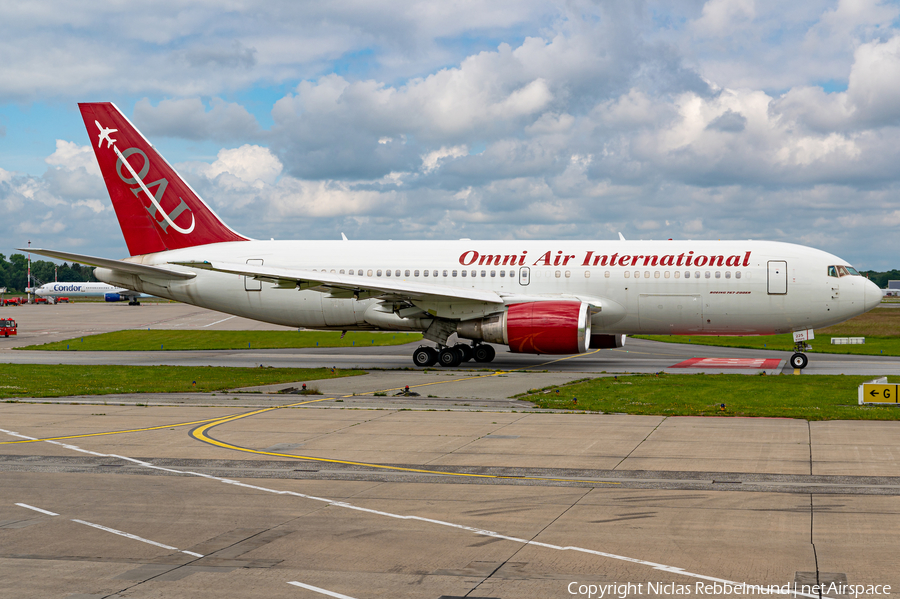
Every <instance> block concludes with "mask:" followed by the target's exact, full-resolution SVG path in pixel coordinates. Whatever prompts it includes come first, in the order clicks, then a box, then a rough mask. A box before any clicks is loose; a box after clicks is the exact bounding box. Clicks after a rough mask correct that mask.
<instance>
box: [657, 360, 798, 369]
mask: <svg viewBox="0 0 900 599" xmlns="http://www.w3.org/2000/svg"><path fill="white" fill-rule="evenodd" d="M780 363H781V360H779V359H778V358H691V359H689V360H685V361H684V362H679V363H678V364H675V365H674V366H669V368H756V369H760V370H768V369H771V368H778V365H779V364H780Z"/></svg>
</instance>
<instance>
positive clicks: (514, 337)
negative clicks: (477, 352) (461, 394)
mask: <svg viewBox="0 0 900 599" xmlns="http://www.w3.org/2000/svg"><path fill="white" fill-rule="evenodd" d="M456 334H457V336H459V337H463V338H465V339H475V340H480V341H487V342H489V343H502V344H504V345H508V346H509V350H510V351H512V352H515V353H523V354H580V353H584V352H586V351H587V350H588V347H589V346H590V339H591V311H590V306H589V305H588V304H586V303H585V302H579V301H565V300H563V301H546V302H528V303H523V304H513V305H511V306H509V307H508V308H507V310H506V312H500V313H497V314H491V315H490V316H486V317H484V318H476V319H473V320H464V321H462V322H460V323H459V324H457V326H456Z"/></svg>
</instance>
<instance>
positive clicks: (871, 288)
mask: <svg viewBox="0 0 900 599" xmlns="http://www.w3.org/2000/svg"><path fill="white" fill-rule="evenodd" d="M865 288H866V299H865V304H866V312H868V311H869V310H871V309H872V308H874V307H875V306H877V305H878V304H880V303H881V297H882V296H881V288H880V287H879V286H878V285H876V284H875V283H873V282H872V281H868V280H867V281H866V284H865Z"/></svg>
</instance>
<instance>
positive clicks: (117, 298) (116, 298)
mask: <svg viewBox="0 0 900 599" xmlns="http://www.w3.org/2000/svg"><path fill="white" fill-rule="evenodd" d="M103 299H104V300H106V301H108V302H121V301H122V299H123V298H122V296H121V295H119V294H118V293H104V294H103Z"/></svg>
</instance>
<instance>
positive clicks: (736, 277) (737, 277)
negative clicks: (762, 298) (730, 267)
mask: <svg viewBox="0 0 900 599" xmlns="http://www.w3.org/2000/svg"><path fill="white" fill-rule="evenodd" d="M734 278H735V279H740V278H741V271H737V272H735V273H734Z"/></svg>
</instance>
